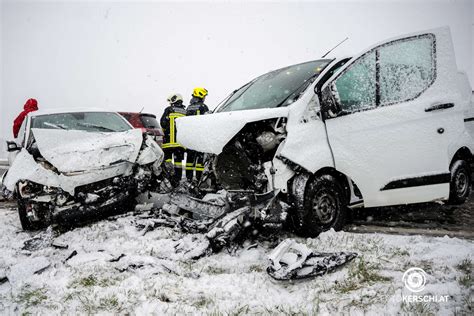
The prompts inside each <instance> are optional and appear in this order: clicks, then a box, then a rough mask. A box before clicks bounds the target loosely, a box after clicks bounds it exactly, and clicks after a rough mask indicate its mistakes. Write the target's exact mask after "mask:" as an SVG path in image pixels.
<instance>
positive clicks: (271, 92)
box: [217, 59, 331, 112]
mask: <svg viewBox="0 0 474 316" xmlns="http://www.w3.org/2000/svg"><path fill="white" fill-rule="evenodd" d="M330 61H331V60H329V59H321V60H315V61H310V62H306V63H302V64H298V65H293V66H289V67H285V68H282V69H278V70H274V71H271V72H269V73H267V74H265V75H263V76H260V77H258V78H257V79H255V80H253V81H251V82H249V83H248V84H246V85H245V86H243V87H242V88H240V89H238V90H237V91H235V92H234V93H233V95H232V96H231V97H230V98H229V99H228V100H227V101H226V102H225V103H224V104H223V105H222V106H221V107H219V108H218V109H217V112H227V111H239V110H251V109H262V108H275V107H279V106H287V105H289V104H291V103H293V102H295V101H296V100H297V99H298V98H299V96H300V95H301V93H302V92H304V91H305V90H306V88H307V87H308V86H309V85H310V84H311V83H312V82H313V81H314V79H315V78H316V77H317V76H318V75H319V74H320V73H321V71H322V70H323V69H324V67H325V66H326V65H327V64H328V63H329V62H330Z"/></svg>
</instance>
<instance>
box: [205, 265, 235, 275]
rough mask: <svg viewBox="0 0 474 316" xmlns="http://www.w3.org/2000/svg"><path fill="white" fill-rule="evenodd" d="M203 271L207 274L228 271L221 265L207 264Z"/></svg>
mask: <svg viewBox="0 0 474 316" xmlns="http://www.w3.org/2000/svg"><path fill="white" fill-rule="evenodd" d="M204 272H206V273H208V274H225V273H229V271H228V270H227V269H224V268H222V267H216V266H207V267H206V268H204Z"/></svg>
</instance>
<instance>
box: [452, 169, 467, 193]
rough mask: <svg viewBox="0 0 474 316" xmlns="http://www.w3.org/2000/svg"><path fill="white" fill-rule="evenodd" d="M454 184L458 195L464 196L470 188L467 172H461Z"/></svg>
mask: <svg viewBox="0 0 474 316" xmlns="http://www.w3.org/2000/svg"><path fill="white" fill-rule="evenodd" d="M454 186H455V188H456V193H457V195H458V196H464V195H465V194H466V192H467V190H468V188H469V178H468V177H467V175H466V173H465V172H459V173H458V174H457V175H456V177H455V179H454Z"/></svg>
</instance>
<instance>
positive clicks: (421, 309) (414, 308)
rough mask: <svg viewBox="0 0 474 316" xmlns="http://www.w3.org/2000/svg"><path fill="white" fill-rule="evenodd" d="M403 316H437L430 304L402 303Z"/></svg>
mask: <svg viewBox="0 0 474 316" xmlns="http://www.w3.org/2000/svg"><path fill="white" fill-rule="evenodd" d="M401 311H402V314H403V315H435V312H436V311H435V308H433V306H432V305H431V304H430V303H428V302H409V303H406V302H402V304H401Z"/></svg>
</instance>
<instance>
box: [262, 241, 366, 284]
mask: <svg viewBox="0 0 474 316" xmlns="http://www.w3.org/2000/svg"><path fill="white" fill-rule="evenodd" d="M355 257H357V254H356V253H353V252H335V253H318V252H313V251H311V250H310V249H309V248H308V247H306V245H304V244H299V243H296V242H295V241H294V240H292V239H285V240H284V241H282V242H281V243H280V244H279V245H278V246H277V247H276V248H275V249H274V250H273V251H272V252H271V253H270V255H269V256H268V259H269V260H270V266H269V267H268V268H267V273H268V274H269V275H270V276H271V277H272V278H274V279H276V280H292V279H305V278H310V277H316V276H321V275H324V274H326V273H328V272H332V271H334V270H335V269H337V268H339V267H340V266H342V265H344V264H346V263H347V262H349V261H351V260H353V259H354V258H355Z"/></svg>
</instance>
